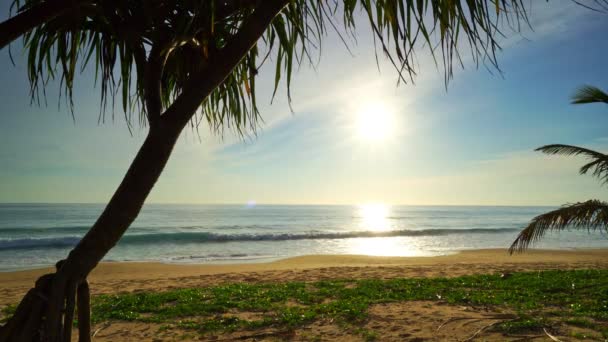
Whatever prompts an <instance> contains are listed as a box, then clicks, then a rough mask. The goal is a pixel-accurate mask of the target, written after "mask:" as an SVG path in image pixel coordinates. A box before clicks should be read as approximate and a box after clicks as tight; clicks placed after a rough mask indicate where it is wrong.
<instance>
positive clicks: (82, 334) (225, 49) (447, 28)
mask: <svg viewBox="0 0 608 342" xmlns="http://www.w3.org/2000/svg"><path fill="white" fill-rule="evenodd" d="M525 6H526V1H524V0H467V1H464V0H463V1H453V0H426V1H414V0H383V1H358V0H341V1H320V0H264V1H257V0H238V1H237V0H234V1H233V0H225V1H213V0H209V1H207V0H200V1H185V0H178V1H162V0H161V1H154V2H149V1H109V0H14V1H13V2H12V6H11V12H12V13H11V14H12V16H11V17H10V18H9V19H7V20H5V21H3V22H2V23H0V48H4V47H6V46H8V45H9V44H10V43H11V42H12V41H14V40H15V39H17V38H19V37H22V38H23V42H24V48H25V56H27V66H26V68H25V69H26V71H27V76H28V79H29V83H30V87H31V97H32V101H33V102H35V103H42V104H45V103H46V98H45V96H46V91H45V87H46V86H47V85H48V84H50V83H51V82H52V81H53V80H57V81H59V85H60V89H61V91H60V99H64V100H66V102H67V106H68V108H69V109H70V112H71V113H72V115H74V113H75V112H76V110H75V109H74V105H73V104H74V102H73V89H74V87H75V80H76V78H77V76H78V75H79V74H80V73H81V72H82V71H84V70H89V71H90V70H93V72H94V74H95V82H98V84H99V89H100V97H101V106H100V107H101V108H100V121H101V122H103V121H105V119H106V113H112V117H113V114H114V104H115V103H116V104H117V106H118V107H119V108H121V109H122V112H123V114H124V115H123V116H124V118H125V121H126V125H127V127H128V128H129V129H131V128H132V127H134V126H136V125H140V126H142V127H146V128H147V129H148V134H147V137H146V139H145V141H144V143H143V145H142V146H141V148H140V150H139V152H138V153H137V155H136V156H135V158H134V160H133V162H132V164H131V166H130V167H129V169H128V171H127V172H126V175H125V177H124V178H123V180H122V182H121V183H120V185H119V186H118V188H117V190H116V191H115V193H114V194H113V196H112V198H111V199H110V201H109V203H108V205H107V206H106V207H105V209H104V211H103V213H102V214H101V216H100V217H99V218H98V220H97V221H96V222H95V224H94V225H93V226H92V227H91V229H90V230H89V231H88V233H87V234H86V235H85V236H84V237H83V238H82V240H80V242H79V243H78V245H77V246H76V247H75V248H74V249H73V250H72V251H71V252H70V253H69V255H68V256H67V258H66V259H65V260H63V261H61V262H59V263H57V271H56V273H53V274H49V275H46V276H43V277H42V278H40V279H39V280H38V281H37V283H36V288H35V289H32V291H30V292H28V294H27V295H26V297H25V298H24V300H23V302H22V303H23V305H20V306H19V307H18V309H17V311H16V313H15V315H14V316H13V318H12V319H11V320H10V321H8V322H7V323H6V324H4V325H3V327H2V328H0V341H6V340H14V339H19V340H40V339H44V340H46V341H52V342H55V341H59V340H63V341H67V340H70V336H71V333H72V327H71V324H64V322H72V321H73V318H74V313H75V310H76V309H78V310H77V312H78V315H79V317H78V318H77V319H78V321H79V322H80V323H81V324H80V325H79V339H80V340H81V341H88V340H89V339H90V331H88V329H89V326H88V320H89V317H88V315H89V314H88V311H89V310H88V303H89V301H88V299H89V288H88V284H87V283H86V278H87V276H88V275H89V273H90V272H91V271H92V270H93V268H95V266H96V265H97V264H98V263H99V262H100V261H101V260H102V258H103V257H104V256H105V255H106V254H107V253H108V251H109V250H110V249H111V248H113V247H114V246H115V245H116V244H117V242H118V241H119V240H120V238H121V237H122V236H123V234H124V233H125V231H126V230H127V228H129V226H130V225H131V223H132V222H133V221H134V220H135V218H136V217H137V216H138V214H139V212H140V210H141V208H142V206H143V204H144V202H145V201H146V198H147V197H148V194H149V193H150V191H151V190H152V188H153V187H154V185H155V183H156V181H157V179H158V178H159V176H160V174H161V173H162V171H163V169H164V167H165V165H166V164H167V162H168V160H169V157H170V156H171V153H172V151H173V147H174V146H175V143H176V141H177V140H178V137H179V136H180V134H181V132H182V131H183V130H184V129H185V128H186V127H192V128H193V129H195V130H196V129H198V128H199V127H207V128H209V129H210V130H211V131H212V132H214V133H218V134H223V132H224V131H225V130H227V129H231V130H233V131H234V132H235V133H236V134H237V135H241V136H243V135H246V134H250V133H251V132H255V129H256V127H257V126H258V123H259V122H260V113H259V111H258V106H257V86H256V78H257V76H258V73H259V72H260V71H261V70H262V69H264V68H265V69H264V70H268V69H270V72H273V70H274V89H273V95H272V96H273V97H274V96H275V95H276V93H277V90H278V89H279V86H280V85H284V87H285V89H286V97H287V99H288V100H290V99H291V92H290V89H291V87H290V86H291V81H292V76H293V73H294V71H295V70H297V69H298V68H299V67H300V66H301V65H302V64H312V65H314V64H315V59H316V55H317V54H318V53H320V52H321V49H320V46H321V41H322V40H323V37H324V36H325V35H326V33H327V32H328V30H335V31H336V32H337V33H338V34H340V35H341V37H342V38H345V37H344V35H352V36H354V35H355V31H356V26H357V25H358V24H367V25H368V26H369V27H370V28H371V31H372V32H373V37H374V42H375V46H376V47H377V54H378V55H382V56H385V57H387V58H388V60H389V61H390V62H391V63H392V64H393V66H394V69H395V71H396V76H397V78H398V80H399V82H408V81H411V80H413V77H414V75H415V74H416V65H417V64H416V60H415V57H416V54H415V51H416V50H418V51H420V50H422V49H424V50H426V51H429V52H430V54H431V55H432V57H433V58H434V60H435V61H436V64H437V65H438V66H439V67H441V69H442V70H443V73H444V75H445V80H446V82H447V80H449V79H450V78H451V77H452V75H453V72H452V71H453V64H456V65H457V66H458V65H462V64H463V59H464V58H463V57H464V55H465V51H466V52H468V53H470V55H471V56H472V60H473V61H474V63H475V64H482V65H484V66H491V67H496V68H497V65H498V62H497V58H496V54H497V52H498V50H499V49H500V46H499V44H498V42H497V38H498V37H500V36H502V35H503V32H502V31H503V30H505V29H513V30H515V31H517V30H519V29H520V27H522V26H525V25H527V24H528V16H527V13H526V7H525ZM343 40H344V41H346V39H343ZM453 62H455V63H453ZM270 63H273V65H269V64H270ZM115 100H116V101H115ZM42 298H47V299H48V300H43V299H42ZM337 310H340V308H337ZM288 316H289V315H288Z"/></svg>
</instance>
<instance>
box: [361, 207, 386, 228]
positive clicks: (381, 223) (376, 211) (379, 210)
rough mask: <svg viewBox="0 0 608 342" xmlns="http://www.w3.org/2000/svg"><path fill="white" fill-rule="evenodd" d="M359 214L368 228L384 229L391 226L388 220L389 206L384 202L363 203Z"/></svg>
mask: <svg viewBox="0 0 608 342" xmlns="http://www.w3.org/2000/svg"><path fill="white" fill-rule="evenodd" d="M359 215H360V216H361V219H362V222H361V223H362V224H363V228H365V229H366V230H377V231H384V230H388V229H389V228H390V225H389V222H388V216H389V208H388V206H386V205H384V204H363V205H360V206H359Z"/></svg>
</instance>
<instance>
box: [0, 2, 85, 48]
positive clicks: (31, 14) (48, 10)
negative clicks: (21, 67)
mask: <svg viewBox="0 0 608 342" xmlns="http://www.w3.org/2000/svg"><path fill="white" fill-rule="evenodd" d="M88 2H89V1H88V0H47V1H44V2H41V3H39V4H37V5H34V6H32V7H31V8H29V9H27V10H24V11H22V12H20V13H19V14H17V15H15V16H13V17H11V18H9V19H7V20H5V21H3V22H2V23H0V49H3V48H4V47H5V46H6V45H8V44H10V43H11V42H12V41H13V40H15V39H17V38H19V37H20V36H22V35H24V34H25V33H27V32H29V31H30V30H32V29H34V28H35V27H37V26H40V25H42V24H44V23H45V22H48V21H49V20H51V19H53V18H56V17H57V16H60V15H62V14H65V13H67V12H69V11H72V10H76V9H78V7H79V6H82V5H84V4H87V3H88Z"/></svg>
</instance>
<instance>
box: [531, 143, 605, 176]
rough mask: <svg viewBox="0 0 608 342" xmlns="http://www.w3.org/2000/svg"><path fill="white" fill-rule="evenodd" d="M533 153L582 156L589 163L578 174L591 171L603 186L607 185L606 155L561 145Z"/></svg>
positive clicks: (550, 146)
mask: <svg viewBox="0 0 608 342" xmlns="http://www.w3.org/2000/svg"><path fill="white" fill-rule="evenodd" d="M535 151H541V152H543V153H546V154H561V155H566V156H578V155H580V156H584V157H585V158H586V159H588V160H591V161H590V162H588V163H587V164H585V165H583V166H582V167H581V168H580V170H579V172H580V174H581V175H583V174H586V173H587V172H589V171H590V170H591V171H592V175H593V176H594V177H597V178H598V179H600V181H601V182H602V183H603V184H607V183H608V155H606V154H603V153H600V152H596V151H593V150H590V149H586V148H583V147H578V146H572V145H561V144H553V145H546V146H542V147H539V148H537V149H536V150H535Z"/></svg>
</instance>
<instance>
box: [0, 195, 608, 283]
mask: <svg viewBox="0 0 608 342" xmlns="http://www.w3.org/2000/svg"><path fill="white" fill-rule="evenodd" d="M103 208H104V204H101V203H99V204H97V203H95V204H94V203H86V204H84V203H83V204H59V203H57V204H50V203H3V204H0V271H14V270H21V269H31V268H38V267H44V266H49V265H53V264H54V263H55V262H56V261H57V260H60V259H62V258H65V257H66V255H67V253H68V252H69V250H70V249H71V248H72V247H73V246H75V245H76V244H77V243H78V241H79V239H80V238H81V237H82V236H83V235H84V234H85V233H86V232H87V230H88V229H89V228H90V227H91V225H92V224H93V223H94V221H95V219H96V218H97V217H98V216H99V214H100V213H101V211H102V210H103ZM554 208H556V207H549V206H451V205H441V206H410V205H397V206H390V205H380V204H370V205H269V204H254V203H248V204H246V205H237V204H147V205H145V206H144V208H143V210H142V212H141V214H140V215H139V217H138V218H137V219H136V220H135V222H134V223H133V224H132V225H131V228H129V230H128V231H127V232H126V234H125V235H124V236H123V238H122V239H121V241H120V242H119V243H118V245H117V246H116V247H115V248H114V249H112V250H111V251H110V253H109V254H108V255H107V256H106V257H105V258H104V261H158V262H165V263H247V262H264V261H272V260H277V259H282V258H287V257H294V256H299V255H311V254H362V255H375V256H436V255H446V254H452V253H456V252H458V251H461V250H469V249H485V248H507V247H509V245H510V244H511V242H512V241H513V240H514V239H515V237H516V236H517V234H518V233H519V231H521V229H522V228H523V227H525V225H526V224H527V223H528V222H529V221H530V220H531V219H532V218H533V217H535V216H536V215H538V214H541V213H543V212H546V211H548V210H551V209H554ZM534 247H535V248H548V249H572V248H602V247H608V238H607V237H606V236H605V234H602V233H600V232H592V233H588V232H586V231H580V230H579V231H575V230H572V231H564V232H560V233H555V234H549V235H547V236H546V238H544V239H543V240H542V241H540V242H539V243H538V244H535V245H534Z"/></svg>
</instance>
